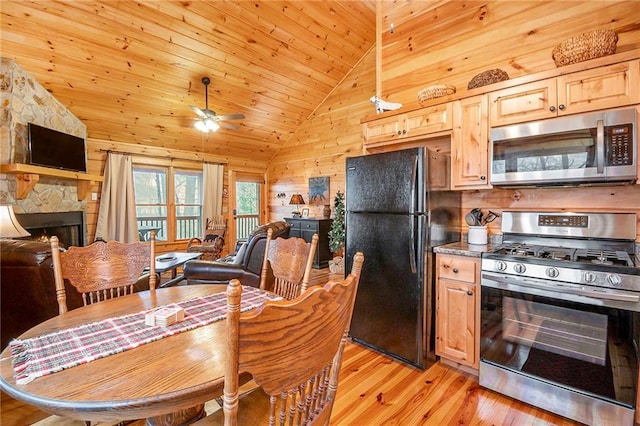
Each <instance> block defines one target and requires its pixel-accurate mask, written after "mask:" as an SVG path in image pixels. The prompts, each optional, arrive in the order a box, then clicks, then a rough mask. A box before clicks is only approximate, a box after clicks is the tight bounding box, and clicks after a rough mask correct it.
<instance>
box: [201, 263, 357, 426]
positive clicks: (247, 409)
mask: <svg viewBox="0 0 640 426" xmlns="http://www.w3.org/2000/svg"><path fill="white" fill-rule="evenodd" d="M363 262H364V255H363V254H362V253H360V252H359V253H356V255H355V257H354V262H353V268H352V270H351V273H350V274H349V275H348V276H347V277H346V278H345V279H344V280H342V281H341V280H331V281H329V282H328V283H327V284H325V285H324V286H314V287H312V288H310V289H309V290H307V291H306V292H304V293H303V294H302V295H301V296H300V297H298V298H297V299H295V300H291V301H287V300H283V301H279V302H267V303H266V304H265V305H264V306H263V307H262V308H259V309H256V310H253V311H249V312H245V313H240V309H239V308H240V300H241V293H242V286H241V285H240V282H239V281H238V280H232V281H231V282H230V283H229V286H228V287H227V318H226V321H227V355H226V357H227V358H226V365H225V379H224V399H223V401H224V402H223V408H222V409H221V410H217V411H215V412H213V413H212V414H210V415H209V416H207V417H205V418H204V419H202V420H200V421H199V422H197V423H196V424H197V425H208V424H222V422H223V420H224V424H225V425H237V424H241V425H245V424H246V425H267V424H271V425H273V424H276V419H277V421H278V423H277V424H280V425H282V424H288V425H299V424H304V425H307V424H308V425H320V424H323V425H327V424H329V418H330V417H331V411H332V409H333V403H334V400H335V395H336V391H337V388H338V373H339V371H340V365H341V363H342V352H343V349H344V345H345V343H346V341H347V334H348V332H349V325H350V323H351V314H352V312H353V305H354V302H355V297H356V291H357V289H358V282H359V281H360V272H361V270H362V263H363ZM239 373H249V374H251V375H252V376H253V379H254V380H255V382H256V383H257V384H258V386H259V388H258V389H256V390H253V391H252V392H251V393H249V394H248V395H245V396H243V397H242V398H239V392H238V386H239V379H238V374H239Z"/></svg>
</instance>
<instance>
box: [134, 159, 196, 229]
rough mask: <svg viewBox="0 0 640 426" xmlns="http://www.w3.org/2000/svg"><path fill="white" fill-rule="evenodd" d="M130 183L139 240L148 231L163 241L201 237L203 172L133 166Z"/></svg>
mask: <svg viewBox="0 0 640 426" xmlns="http://www.w3.org/2000/svg"><path fill="white" fill-rule="evenodd" d="M133 182H134V188H135V197H136V216H137V220H138V230H139V231H140V235H141V239H144V236H145V235H148V232H149V231H151V230H153V231H156V236H157V239H158V240H163V241H176V240H181V239H189V238H192V237H201V236H202V232H203V226H202V172H199V171H185V170H174V168H173V167H142V166H134V168H133ZM169 200H174V202H173V203H169Z"/></svg>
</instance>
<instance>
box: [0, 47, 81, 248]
mask: <svg viewBox="0 0 640 426" xmlns="http://www.w3.org/2000/svg"><path fill="white" fill-rule="evenodd" d="M0 108H1V109H0V164H12V163H26V162H27V161H28V147H29V143H28V127H27V124H28V123H30V122H31V123H35V124H38V125H40V126H44V127H48V128H50V129H54V130H58V131H61V132H65V133H69V134H72V135H74V136H79V137H82V138H86V136H87V127H86V125H85V124H84V123H82V121H80V120H79V119H78V118H77V117H76V116H74V115H73V114H72V113H71V112H70V111H69V110H68V109H67V108H66V107H65V106H64V105H62V104H61V103H60V102H58V100H56V99H55V98H54V97H53V96H52V95H51V94H50V93H49V92H48V91H47V90H46V89H45V88H44V87H43V86H42V85H40V84H39V83H38V82H37V81H36V80H35V79H34V78H33V77H31V76H30V75H29V74H28V73H27V72H26V71H25V70H24V69H22V68H21V67H20V66H19V65H18V64H17V63H16V62H15V61H14V60H13V59H9V58H0ZM16 187H17V185H16V176H15V175H12V174H0V204H13V206H14V211H15V212H16V214H24V213H31V214H35V213H38V214H40V213H62V212H80V213H82V215H83V216H84V215H86V202H85V201H84V200H78V190H77V184H76V182H74V181H71V180H68V179H62V178H55V177H47V176H41V177H40V180H39V181H38V183H37V184H36V185H35V187H34V188H33V189H32V190H31V191H30V192H29V194H27V195H26V197H24V198H22V199H18V197H17V192H16ZM21 221H22V219H21ZM23 226H24V224H23ZM25 228H26V226H25ZM82 232H83V235H82V238H81V242H84V239H86V226H85V225H84V220H83V225H82Z"/></svg>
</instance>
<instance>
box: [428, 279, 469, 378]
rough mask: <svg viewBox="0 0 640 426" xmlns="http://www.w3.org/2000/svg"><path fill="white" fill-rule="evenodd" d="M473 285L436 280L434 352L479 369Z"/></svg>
mask: <svg viewBox="0 0 640 426" xmlns="http://www.w3.org/2000/svg"><path fill="white" fill-rule="evenodd" d="M475 291H476V286H475V285H474V284H466V283H463V282H460V281H453V280H448V279H443V278H441V279H439V280H438V286H437V290H436V292H437V301H436V354H437V355H439V356H441V357H444V358H447V359H449V360H451V361H455V362H458V363H460V364H464V365H467V366H470V367H474V368H478V354H477V350H476V346H477V345H476V310H477V308H476V294H475Z"/></svg>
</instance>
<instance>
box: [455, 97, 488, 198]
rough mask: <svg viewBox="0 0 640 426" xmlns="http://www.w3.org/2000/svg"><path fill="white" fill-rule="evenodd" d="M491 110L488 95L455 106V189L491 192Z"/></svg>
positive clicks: (465, 100)
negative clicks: (489, 113)
mask: <svg viewBox="0 0 640 426" xmlns="http://www.w3.org/2000/svg"><path fill="white" fill-rule="evenodd" d="M488 109H489V106H488V101H487V95H480V96H474V97H472V98H467V99H462V100H459V101H456V102H454V120H453V121H454V123H453V135H452V137H451V186H452V189H483V188H484V189H487V188H491V184H490V183H489V123H488V117H487V115H488Z"/></svg>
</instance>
